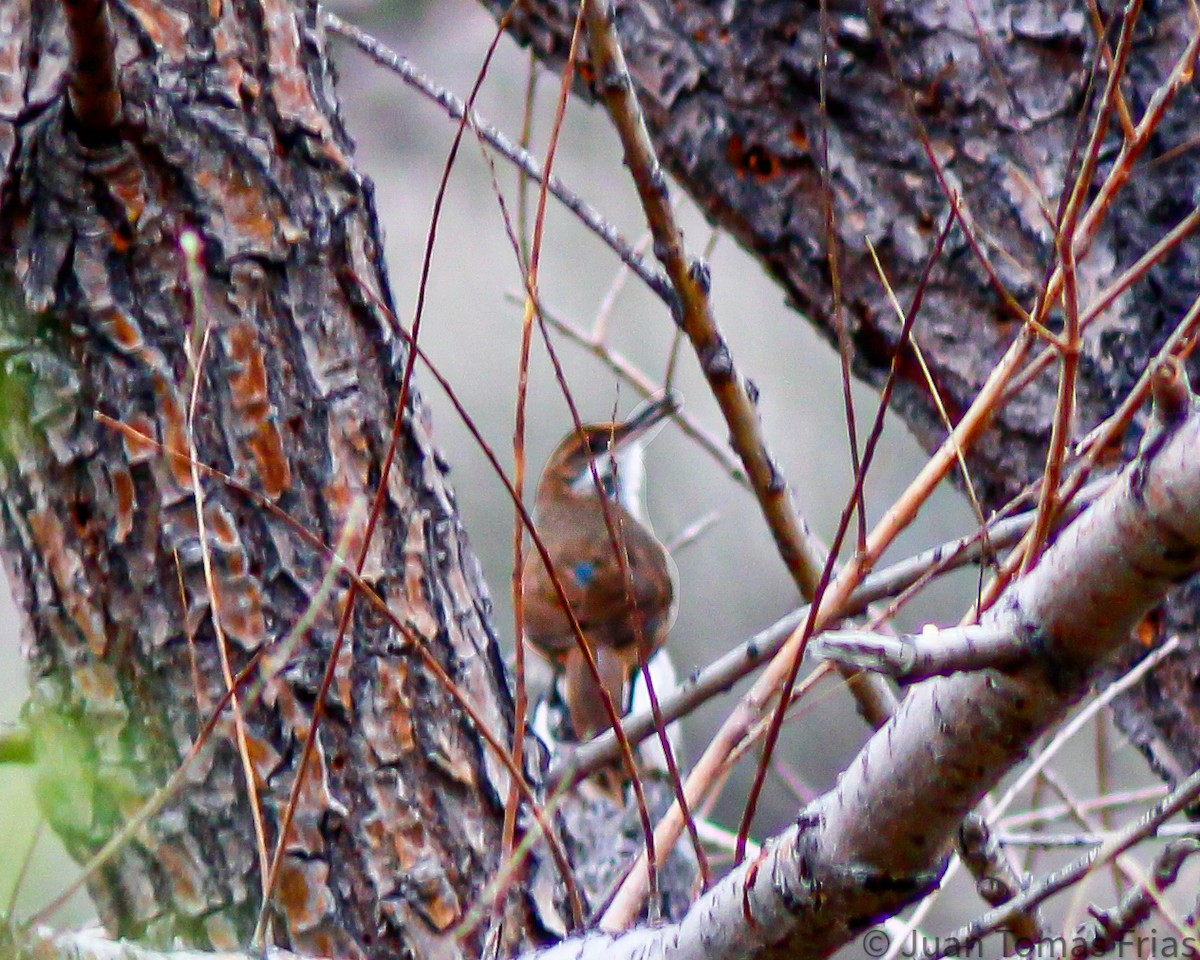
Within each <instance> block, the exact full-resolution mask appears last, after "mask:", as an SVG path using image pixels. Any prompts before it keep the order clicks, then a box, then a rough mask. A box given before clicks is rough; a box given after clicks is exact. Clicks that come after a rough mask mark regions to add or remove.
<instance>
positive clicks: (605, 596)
mask: <svg viewBox="0 0 1200 960" xmlns="http://www.w3.org/2000/svg"><path fill="white" fill-rule="evenodd" d="M676 409H677V401H676V399H675V397H674V396H672V395H670V394H667V395H666V396H664V397H662V398H659V399H657V400H655V401H653V402H650V403H648V404H646V405H644V406H643V407H641V408H640V409H639V410H638V411H637V412H635V413H634V414H633V415H632V416H631V417H630V418H629V419H628V420H626V421H624V422H621V423H594V424H587V425H585V426H583V427H582V429H579V430H572V431H571V432H570V433H568V434H567V436H566V437H565V438H564V439H563V440H562V442H561V443H560V444H559V445H558V447H557V449H556V450H555V451H554V453H553V454H552V455H551V457H550V459H549V461H548V462H547V464H546V467H545V469H544V470H543V472H542V477H541V480H540V481H539V482H538V489H537V498H536V501H535V505H534V516H535V520H536V524H537V529H538V533H539V535H540V536H541V538H542V540H543V542H544V543H545V545H546V550H547V552H548V553H549V555H550V560H551V562H552V565H553V568H554V570H555V573H556V574H557V576H558V579H559V582H560V583H561V585H562V588H563V592H564V593H565V594H566V598H567V602H568V603H569V604H570V609H571V610H572V611H573V612H574V614H575V618H576V620H577V621H578V624H579V627H580V630H581V631H582V634H583V639H584V641H585V642H586V644H587V647H588V650H589V651H590V652H591V654H592V658H593V660H594V664H595V669H594V670H593V668H592V666H590V665H589V663H588V659H587V657H586V656H585V654H584V652H583V650H582V649H581V648H580V644H579V642H578V640H577V638H576V635H575V632H574V630H573V628H572V625H571V619H570V617H569V616H568V614H567V612H566V610H565V609H564V607H563V604H562V601H561V598H560V597H559V594H558V591H557V590H556V589H555V586H554V582H553V580H552V579H551V576H550V573H549V572H548V571H547V569H546V565H545V564H544V563H543V561H542V558H541V556H540V555H539V554H538V553H537V552H536V551H534V552H531V553H530V554H529V556H528V557H527V558H526V561H525V566H524V569H523V570H522V583H523V587H524V594H525V614H524V636H525V642H526V643H528V644H529V645H530V646H531V647H532V648H533V649H534V650H536V651H537V652H538V653H539V654H541V655H542V656H543V657H545V658H546V660H548V661H550V662H551V663H552V664H553V665H554V666H555V668H556V670H558V671H559V677H560V679H561V691H562V696H563V699H564V700H565V701H566V707H567V714H568V717H569V719H570V723H571V727H572V728H573V733H574V736H575V739H577V740H586V739H587V738H589V737H591V736H593V735H595V734H596V733H599V732H601V731H603V730H605V729H607V728H608V727H609V726H611V720H610V718H609V713H608V710H607V709H606V707H605V704H604V700H603V698H602V696H601V694H600V689H599V687H598V686H597V683H596V673H597V672H598V673H599V678H600V682H601V684H602V685H603V689H604V690H605V691H606V692H607V693H608V696H609V699H610V700H611V701H612V705H613V708H614V710H615V711H616V714H617V715H618V716H620V715H621V714H622V713H624V708H625V705H626V704H625V700H626V693H627V690H628V687H629V682H630V679H631V676H632V674H633V673H634V672H635V671H636V670H637V669H638V668H639V666H641V665H642V664H643V663H646V662H647V661H648V660H649V659H650V657H652V656H653V655H654V653H655V651H657V650H658V649H659V647H661V646H662V645H663V643H665V642H666V639H667V633H668V632H669V630H670V627H671V622H672V620H673V619H674V615H675V570H674V563H673V562H672V561H671V557H670V555H669V554H668V553H667V550H666V548H665V547H664V546H663V545H662V544H661V543H659V542H658V539H657V538H656V537H655V536H654V532H653V531H652V530H651V529H650V526H649V524H648V523H647V521H646V520H645V511H644V508H643V497H644V487H645V469H644V461H643V447H644V444H645V441H646V440H647V439H648V436H649V434H650V433H651V431H652V428H654V427H655V426H656V425H658V424H660V423H661V422H662V420H663V418H664V417H666V416H668V415H670V414H671V413H673V412H674V411H675V410H676Z"/></svg>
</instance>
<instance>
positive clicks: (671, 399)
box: [611, 393, 681, 450]
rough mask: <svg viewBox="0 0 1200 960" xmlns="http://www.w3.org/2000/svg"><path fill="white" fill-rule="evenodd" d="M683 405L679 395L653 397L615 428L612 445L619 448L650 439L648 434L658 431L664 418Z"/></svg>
mask: <svg viewBox="0 0 1200 960" xmlns="http://www.w3.org/2000/svg"><path fill="white" fill-rule="evenodd" d="M680 406H681V403H680V400H679V395H678V394H675V393H664V394H663V395H662V396H659V397H651V398H650V399H649V400H647V401H646V402H645V403H643V404H642V405H641V406H639V407H638V408H637V409H636V410H634V411H633V413H632V414H630V416H629V419H628V420H626V421H625V422H624V423H620V424H617V426H615V427H614V428H613V433H612V441H611V443H612V446H613V447H614V448H615V449H617V450H619V449H621V448H622V447H624V446H625V445H626V444H628V443H632V442H633V441H635V440H648V439H649V436H648V434H651V433H652V432H657V431H656V430H655V429H654V428H655V427H658V426H661V424H662V423H663V421H664V420H666V418H667V417H669V416H671V415H672V414H674V413H676V412H677V411H678V410H679V408H680Z"/></svg>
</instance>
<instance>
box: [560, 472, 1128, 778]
mask: <svg viewBox="0 0 1200 960" xmlns="http://www.w3.org/2000/svg"><path fill="white" fill-rule="evenodd" d="M1109 482H1110V481H1109V480H1108V479H1107V478H1106V479H1101V480H1097V481H1094V482H1093V483H1091V484H1088V486H1086V487H1084V488H1083V489H1082V490H1080V491H1079V493H1078V494H1077V495H1076V497H1075V499H1074V500H1073V501H1072V503H1071V504H1070V505H1068V506H1067V507H1065V508H1064V512H1063V514H1062V515H1061V517H1060V518H1059V519H1060V522H1061V523H1068V522H1070V521H1071V520H1073V519H1074V518H1075V517H1076V516H1078V515H1079V512H1080V511H1081V510H1083V508H1084V506H1086V504H1088V503H1090V502H1091V501H1092V500H1094V499H1095V498H1096V497H1097V496H1099V495H1100V493H1101V491H1103V490H1105V489H1106V488H1107V487H1108V485H1109ZM1033 518H1034V512H1033V511H1029V512H1028V513H1020V514H1017V515H1016V516H1012V517H1007V518H1005V519H1003V520H998V521H996V522H994V523H992V524H990V525H989V526H988V527H987V530H986V536H981V534H980V532H979V531H976V532H975V533H972V534H968V535H966V536H963V537H959V538H958V539H957V540H952V541H950V542H948V543H943V544H940V545H938V546H936V547H932V548H931V549H929V550H925V551H923V552H921V553H919V554H917V555H916V556H913V557H909V558H907V559H905V560H900V561H898V562H896V563H894V564H892V565H891V566H889V567H886V568H884V569H882V570H877V571H876V572H875V573H872V574H870V575H869V576H867V577H866V578H864V579H863V582H862V584H861V585H860V586H859V588H858V589H857V590H855V591H854V593H853V594H852V595H851V598H850V602H849V603H848V604H847V605H846V608H845V609H844V610H843V611H842V616H851V615H853V614H856V613H859V612H861V611H862V610H864V609H865V608H866V607H867V605H868V604H871V603H874V602H875V601H877V600H882V599H884V598H886V597H889V596H893V595H895V594H897V593H899V592H901V591H903V590H906V589H907V588H908V587H910V586H912V585H913V584H914V583H917V582H918V581H920V580H921V578H923V577H924V576H926V575H927V574H928V573H929V572H930V571H937V572H948V571H951V570H957V569H960V568H961V567H964V566H967V565H968V564H970V563H974V562H976V561H978V560H979V559H980V557H981V556H983V555H984V553H985V552H986V551H990V550H995V549H1003V548H1004V547H1010V546H1012V545H1013V544H1015V543H1016V542H1017V541H1018V540H1020V539H1021V537H1022V536H1024V534H1025V532H1026V531H1027V530H1028V529H1029V526H1030V524H1031V523H1032V522H1033ZM808 613H809V608H808V605H807V604H805V605H804V606H802V607H798V608H797V609H795V610H793V611H792V612H791V613H789V614H787V615H786V616H784V617H782V618H780V619H779V620H777V621H776V622H775V623H773V624H771V626H769V627H767V628H765V629H764V630H761V631H759V632H758V633H756V634H755V635H754V636H753V637H751V638H750V639H748V640H745V641H743V642H742V643H740V644H738V645H737V646H735V647H733V649H731V650H730V651H729V652H728V653H726V654H725V655H724V656H722V657H720V658H719V659H718V660H716V661H714V662H713V663H711V664H709V666H707V667H705V668H704V670H702V671H700V672H699V673H698V674H696V675H695V676H694V677H693V678H692V679H690V680H689V681H687V682H686V683H684V684H683V685H682V686H681V687H680V688H679V689H678V690H676V691H675V692H673V693H671V694H670V695H666V696H663V697H662V698H661V701H660V704H659V706H660V707H661V708H662V712H663V718H664V719H665V720H666V721H667V722H668V723H669V722H671V721H674V720H678V719H679V718H680V717H684V716H686V715H687V714H688V713H690V712H691V711H692V710H694V709H696V707H698V706H700V705H701V704H702V703H707V702H708V701H709V700H711V699H712V698H713V697H715V696H718V695H720V694H722V693H725V692H727V691H728V690H730V689H731V688H732V687H733V685H734V684H735V683H736V682H737V681H738V680H740V679H741V678H742V677H744V676H746V675H748V674H750V673H752V672H753V671H754V670H756V669H757V668H758V667H760V666H762V665H763V664H764V663H766V662H767V661H769V660H770V659H771V658H772V657H773V656H774V655H775V654H776V653H778V652H779V649H780V647H782V646H783V644H784V643H785V642H786V641H787V638H788V637H789V636H791V634H792V632H793V631H794V630H795V629H796V628H797V627H799V626H801V625H802V624H803V623H804V621H805V620H806V619H807V618H808ZM621 728H622V730H623V731H624V732H625V735H626V736H627V737H628V738H629V742H630V743H631V744H638V743H641V742H642V741H643V740H645V739H646V738H647V737H650V736H652V735H653V734H654V732H655V725H654V718H653V716H651V714H650V711H648V710H647V711H642V712H639V713H635V714H630V715H629V716H627V717H625V719H624V720H623V721H622V723H621ZM618 750H619V747H618V745H617V739H616V736H615V735H614V734H613V733H612V732H611V731H609V732H607V733H604V734H601V735H600V736H598V737H596V738H595V739H594V740H591V741H589V742H588V743H586V744H584V745H582V746H581V747H579V748H578V749H576V750H574V751H571V752H570V753H567V752H565V751H564V752H563V753H561V754H560V755H559V756H558V757H557V758H556V760H555V763H554V765H553V766H552V767H551V769H550V772H549V774H548V775H547V781H548V783H549V784H550V785H551V786H554V785H557V784H558V783H561V782H562V781H563V779H564V778H567V777H571V778H577V777H582V776H585V775H586V774H588V773H589V772H591V771H593V770H596V769H598V768H599V767H601V766H603V765H604V764H606V763H611V762H612V761H613V760H615V759H616V758H617V756H618Z"/></svg>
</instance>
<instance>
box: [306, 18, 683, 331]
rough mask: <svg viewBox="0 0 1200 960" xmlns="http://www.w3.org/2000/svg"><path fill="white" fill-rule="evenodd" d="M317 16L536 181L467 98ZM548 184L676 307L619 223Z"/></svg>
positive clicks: (525, 160) (537, 175)
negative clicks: (465, 121) (467, 124)
mask: <svg viewBox="0 0 1200 960" xmlns="http://www.w3.org/2000/svg"><path fill="white" fill-rule="evenodd" d="M321 17H322V19H323V21H324V23H325V25H326V26H327V27H328V28H329V29H330V30H331V31H333V32H334V33H336V34H338V35H339V36H341V37H344V38H345V39H347V40H349V41H350V42H351V43H353V44H354V45H355V46H356V47H358V48H359V49H360V50H361V51H362V52H363V53H365V54H366V55H367V56H369V57H370V58H371V59H372V60H374V61H375V62H376V63H378V64H379V65H380V66H382V67H384V68H386V69H388V70H390V71H392V72H393V73H395V74H396V75H397V76H398V77H399V78H400V79H401V80H403V81H404V82H405V83H406V84H408V85H409V86H410V87H412V88H413V89H415V90H416V91H417V92H419V93H420V94H422V95H423V96H424V97H426V98H427V99H429V100H431V101H433V102H434V103H436V104H437V105H438V106H439V107H441V108H442V109H443V110H445V111H446V114H447V116H449V117H450V118H451V119H452V120H457V121H460V122H461V121H462V119H463V117H464V116H466V115H467V114H468V113H469V115H470V123H471V126H472V127H473V128H474V129H475V130H477V131H478V132H479V135H480V136H481V137H483V139H484V140H485V141H487V144H488V146H490V147H492V149H494V150H495V151H496V152H497V153H498V154H500V156H502V157H504V158H505V159H506V160H508V161H509V162H511V163H513V164H514V165H515V166H517V167H518V168H520V169H521V170H522V171H523V172H524V173H525V175H526V176H528V177H529V178H530V179H532V180H536V181H537V182H538V183H541V182H542V176H543V171H542V167H541V165H540V164H539V163H538V161H537V160H536V159H535V158H534V157H533V156H532V155H531V154H530V153H529V152H528V151H526V150H523V149H521V148H520V147H519V146H517V145H516V144H514V143H512V142H511V141H510V140H509V139H508V138H507V137H506V136H505V135H504V134H503V133H501V132H500V131H499V130H497V129H496V128H495V127H493V126H492V125H491V124H489V123H488V122H487V121H486V120H484V119H483V118H482V117H480V116H479V114H477V113H476V112H475V111H474V110H473V109H470V110H469V109H468V108H469V106H470V104H469V103H468V104H464V103H463V102H462V101H461V100H459V99H458V98H457V97H456V96H454V94H452V93H450V92H448V91H446V90H443V89H442V88H441V87H439V86H437V85H436V84H435V83H433V81H431V80H429V79H427V78H426V77H425V76H423V75H422V74H421V72H420V71H419V70H417V68H416V67H414V66H413V65H412V63H411V62H410V61H409V60H407V59H405V58H404V57H402V56H401V55H400V54H398V53H396V52H395V51H394V50H392V49H390V48H389V47H388V46H387V45H386V44H384V43H381V42H380V41H379V40H377V39H375V38H374V37H372V36H371V35H370V34H368V33H366V32H364V31H362V30H360V29H359V28H358V27H356V26H354V25H352V24H349V23H347V22H346V21H345V20H342V19H341V18H340V17H339V16H337V15H336V14H334V13H331V12H329V11H328V10H325V9H324V8H322V12H321ZM547 187H548V189H549V190H550V193H551V194H553V195H554V197H555V199H557V200H558V201H559V202H560V203H562V205H563V206H564V207H566V208H567V209H568V210H570V211H571V213H573V214H575V216H576V217H577V218H578V219H579V220H580V222H581V223H583V225H584V226H585V227H587V228H588V229H589V230H590V231H591V232H592V233H594V234H595V235H596V236H597V237H599V238H600V239H601V240H602V241H603V242H604V243H605V244H606V245H607V246H608V248H609V249H610V250H612V251H613V253H615V254H616V255H617V256H618V257H619V258H620V259H621V262H622V263H624V264H625V265H626V266H627V267H629V269H630V270H632V271H633V272H634V273H636V274H637V275H638V277H639V278H641V280H642V281H643V282H644V283H645V284H646V286H647V287H649V288H650V291H651V292H652V293H654V294H655V295H656V296H657V297H658V298H659V299H660V300H662V301H663V302H664V303H665V304H666V305H667V306H668V307H670V308H671V309H674V307H675V294H674V293H673V292H672V290H671V285H670V284H669V283H668V282H667V281H666V279H665V278H664V277H662V276H661V275H660V274H659V273H658V271H656V270H655V269H654V268H653V267H651V266H650V265H649V264H647V263H646V261H645V260H644V259H643V258H642V257H641V256H640V255H639V254H638V253H637V252H636V251H634V249H633V248H632V247H631V246H630V245H629V243H628V242H627V241H626V240H625V239H624V238H623V237H622V236H621V235H620V233H618V232H617V229H616V228H615V227H614V226H613V225H612V224H610V223H609V222H608V221H607V220H605V219H604V217H603V216H602V215H601V214H600V212H599V211H597V210H596V209H595V208H594V207H592V206H591V205H590V204H588V203H587V202H586V201H585V200H583V199H581V198H580V197H579V196H578V195H576V194H575V193H574V192H573V191H571V190H570V189H568V188H567V186H566V185H565V184H564V183H563V182H562V181H561V180H559V179H558V177H555V176H551V177H549V178H548V180H547Z"/></svg>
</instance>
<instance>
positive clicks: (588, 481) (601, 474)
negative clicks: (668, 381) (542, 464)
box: [538, 393, 679, 518]
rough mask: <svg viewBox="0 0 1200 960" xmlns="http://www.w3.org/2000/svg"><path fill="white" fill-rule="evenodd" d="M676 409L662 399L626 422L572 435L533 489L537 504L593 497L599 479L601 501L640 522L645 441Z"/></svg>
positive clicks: (673, 401)
mask: <svg viewBox="0 0 1200 960" xmlns="http://www.w3.org/2000/svg"><path fill="white" fill-rule="evenodd" d="M678 409H679V400H678V398H677V397H676V396H675V395H674V394H671V393H667V394H664V395H663V396H661V397H657V398H655V399H653V400H650V401H648V402H646V403H645V404H643V405H642V406H640V407H639V408H638V409H637V410H635V411H634V412H633V414H632V415H631V416H630V417H629V419H628V420H624V421H620V422H609V423H589V424H584V425H583V426H582V428H580V429H578V430H572V431H571V432H570V433H568V434H567V435H566V436H565V437H564V438H563V440H562V442H561V443H559V445H558V447H557V448H556V449H555V451H554V453H553V454H551V456H550V459H549V461H547V463H546V469H545V470H544V471H543V473H542V479H541V482H540V483H539V484H538V499H539V500H541V499H543V498H544V497H547V496H554V497H595V496H597V495H598V493H599V491H598V490H597V486H596V479H597V478H599V481H600V488H601V489H602V490H603V491H604V494H605V495H606V496H608V497H609V498H611V499H613V500H615V501H617V502H618V503H620V504H621V505H622V506H623V507H624V508H625V509H626V510H628V511H629V513H630V514H631V515H633V516H634V517H639V518H640V516H641V513H642V511H641V499H642V491H643V487H644V483H645V466H644V456H643V455H644V447H645V444H646V441H647V440H649V439H650V437H652V436H653V435H654V433H656V432H657V430H656V428H657V427H659V426H661V424H662V422H663V420H664V419H665V418H666V417H668V416H670V415H671V414H673V413H674V412H675V411H676V410H678ZM593 465H594V466H595V473H594V474H593V471H592V467H593Z"/></svg>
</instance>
